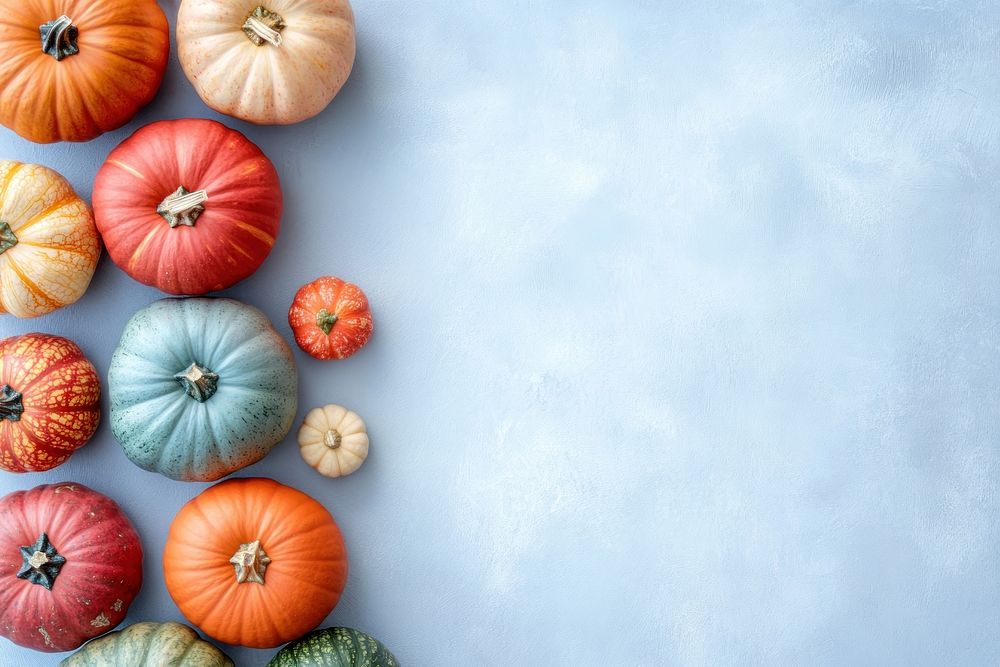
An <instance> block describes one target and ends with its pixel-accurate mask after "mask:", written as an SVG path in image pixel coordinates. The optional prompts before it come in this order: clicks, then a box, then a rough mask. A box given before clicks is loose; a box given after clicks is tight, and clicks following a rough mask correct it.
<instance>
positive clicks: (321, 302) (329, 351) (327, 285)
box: [288, 276, 373, 360]
mask: <svg viewBox="0 0 1000 667" xmlns="http://www.w3.org/2000/svg"><path fill="white" fill-rule="evenodd" d="M288 324H289V325H290V326H291V327H292V332H293V333H294V334H295V342H296V343H298V344H299V347H301V348H302V349H303V350H305V351H306V352H308V353H309V354H310V355H312V356H313V357H316V358H317V359H323V360H327V359H346V358H347V357H349V356H351V355H352V354H354V353H355V352H357V351H358V350H360V349H361V348H362V347H363V346H364V344H365V343H367V342H368V339H369V338H371V335H372V329H373V323H372V311H371V309H370V308H369V307H368V298H367V297H366V296H365V293H364V292H362V291H361V288H360V287H358V286H357V285H352V284H351V283H347V282H344V281H343V280H341V279H340V278H335V277H333V276H324V277H323V278H319V279H317V280H314V281H313V282H311V283H309V284H308V285H304V286H303V287H302V288H301V289H300V290H299V291H298V293H297V294H296V295H295V299H294V300H293V301H292V307H291V308H290V309H289V311H288Z"/></svg>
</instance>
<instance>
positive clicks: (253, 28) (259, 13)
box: [243, 6, 285, 46]
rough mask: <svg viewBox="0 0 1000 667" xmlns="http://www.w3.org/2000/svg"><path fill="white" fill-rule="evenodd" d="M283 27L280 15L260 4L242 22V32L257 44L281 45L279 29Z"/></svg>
mask: <svg viewBox="0 0 1000 667" xmlns="http://www.w3.org/2000/svg"><path fill="white" fill-rule="evenodd" d="M284 28H285V21H284V19H282V18H281V16H279V15H278V14H275V13H274V12H272V11H270V10H268V9H264V8H263V7H261V6H258V7H257V9H255V10H253V11H252V12H250V15H249V16H247V20H246V21H244V22H243V32H244V33H246V36H247V39H249V40H250V41H251V42H253V43H254V44H256V45H257V46H264V44H265V43H268V44H270V45H271V46H281V42H282V39H281V31H282V30H284Z"/></svg>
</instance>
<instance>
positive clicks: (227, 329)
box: [108, 298, 298, 482]
mask: <svg viewBox="0 0 1000 667" xmlns="http://www.w3.org/2000/svg"><path fill="white" fill-rule="evenodd" d="M191 363H198V364H200V365H202V366H204V367H206V368H208V369H210V370H211V371H213V372H214V373H216V374H218V376H219V382H218V390H217V392H216V393H215V394H214V395H213V396H212V397H211V398H209V399H208V400H206V401H205V402H203V403H202V402H198V401H197V400H195V399H193V398H191V396H189V395H188V394H187V393H185V390H184V388H183V387H182V386H181V384H180V383H179V382H178V381H177V380H176V379H175V378H174V375H175V374H177V373H182V372H183V371H184V370H185V369H186V368H187V367H188V366H190V364H191ZM108 393H109V395H110V397H111V417H110V421H111V430H112V431H113V432H114V434H115V437H116V438H118V440H119V442H121V444H122V447H123V448H124V449H125V454H126V455H127V456H128V457H129V458H130V459H131V460H132V462H133V463H135V464H136V465H138V466H139V467H141V468H145V469H146V470H150V471H154V472H159V473H161V474H163V475H166V476H167V477H170V478H172V479H177V480H185V481H202V482H204V481H213V480H217V479H219V478H221V477H225V476H226V475H228V474H230V473H232V472H235V471H236V470H239V469H240V468H243V467H245V466H248V465H250V464H252V463H256V462H257V461H259V460H260V459H262V458H264V456H266V455H267V453H268V452H269V451H271V448H272V447H274V445H276V444H277V443H279V442H281V440H283V439H284V437H285V436H286V435H287V434H288V431H289V429H290V428H291V426H292V420H293V419H294V418H295V408H296V401H297V396H298V374H297V371H296V368H295V360H294V358H293V356H292V351H291V349H290V348H289V347H288V344H287V343H286V342H285V341H284V339H283V338H282V337H281V336H280V335H279V334H278V332H277V331H275V330H274V327H273V326H271V323H270V321H269V320H268V319H267V317H266V316H265V315H264V314H263V313H262V312H260V311H259V310H257V309H256V308H253V307H252V306H247V305H245V304H243V303H240V302H239V301H235V300H233V299H211V298H192V299H163V300H160V301H156V302H154V303H152V304H151V305H149V306H147V307H146V308H144V309H142V310H140V311H139V312H138V313H136V314H135V315H134V316H133V317H132V319H131V320H129V322H128V324H127V325H126V326H125V331H124V333H123V334H122V339H121V343H120V344H119V346H118V349H117V350H115V353H114V356H113V357H112V359H111V368H110V370H109V372H108Z"/></svg>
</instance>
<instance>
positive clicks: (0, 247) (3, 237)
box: [0, 222, 17, 255]
mask: <svg viewBox="0 0 1000 667" xmlns="http://www.w3.org/2000/svg"><path fill="white" fill-rule="evenodd" d="M16 245H17V236H16V235H15V234H14V230H13V229H11V228H10V224H9V223H6V222H0V255H2V254H4V253H5V252H7V251H8V250H10V249H11V248H13V247H14V246H16Z"/></svg>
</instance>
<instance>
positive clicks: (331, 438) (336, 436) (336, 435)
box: [323, 428, 344, 449]
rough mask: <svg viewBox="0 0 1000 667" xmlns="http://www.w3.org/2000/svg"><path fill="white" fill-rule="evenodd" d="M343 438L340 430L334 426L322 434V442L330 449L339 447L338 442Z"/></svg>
mask: <svg viewBox="0 0 1000 667" xmlns="http://www.w3.org/2000/svg"><path fill="white" fill-rule="evenodd" d="M343 439H344V436H342V435H340V431H338V430H337V429H335V428H331V429H330V430H329V431H327V432H326V435H325V436H323V444H324V445H326V446H327V447H329V448H330V449H340V443H341V441H342V440H343Z"/></svg>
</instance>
